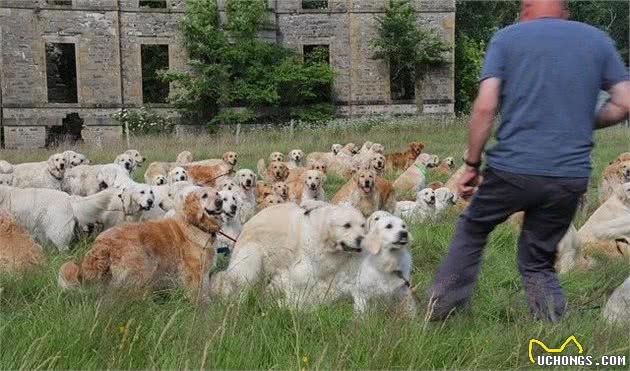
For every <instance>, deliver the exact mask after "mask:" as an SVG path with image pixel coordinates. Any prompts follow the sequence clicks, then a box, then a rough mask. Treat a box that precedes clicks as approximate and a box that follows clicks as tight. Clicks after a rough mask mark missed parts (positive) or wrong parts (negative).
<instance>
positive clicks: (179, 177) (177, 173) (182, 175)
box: [168, 166, 188, 183]
mask: <svg viewBox="0 0 630 371" xmlns="http://www.w3.org/2000/svg"><path fill="white" fill-rule="evenodd" d="M187 180H188V173H187V172H186V169H184V168H183V167H180V166H176V167H174V168H172V169H171V171H169V172H168V182H169V183H176V182H185V181H187Z"/></svg>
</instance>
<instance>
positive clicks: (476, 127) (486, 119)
mask: <svg viewBox="0 0 630 371" xmlns="http://www.w3.org/2000/svg"><path fill="white" fill-rule="evenodd" d="M500 90H501V80H500V79H499V78H496V77H490V78H487V79H485V80H483V81H482V82H481V84H480V85H479V94H478V95H477V99H475V104H474V105H473V109H472V113H471V116H470V123H469V124H468V126H469V128H468V150H467V151H466V161H467V162H468V163H478V162H480V161H481V153H482V152H483V148H484V147H485V146H486V143H487V142H488V138H489V137H490V132H491V130H492V122H493V121H494V115H495V113H496V112H497V107H498V105H499V92H500ZM478 180H479V168H478V167H472V166H466V170H465V171H464V173H463V174H462V175H461V177H460V178H459V179H458V189H459V194H460V196H462V197H464V198H466V197H469V196H470V195H472V194H473V192H474V190H475V187H476V186H477V181H478Z"/></svg>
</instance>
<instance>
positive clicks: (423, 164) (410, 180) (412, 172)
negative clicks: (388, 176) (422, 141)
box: [394, 153, 432, 193]
mask: <svg viewBox="0 0 630 371" xmlns="http://www.w3.org/2000/svg"><path fill="white" fill-rule="evenodd" d="M431 166H432V161H431V155H429V154H427V153H422V154H420V155H419V156H418V157H417V158H416V160H415V161H414V162H413V164H412V166H409V167H408V168H407V170H405V171H404V172H403V173H402V174H400V176H399V177H398V178H397V179H396V181H395V182H394V189H395V190H396V192H398V193H403V192H414V193H415V192H417V191H419V190H421V189H423V188H425V187H426V180H427V169H429V168H430V167H431Z"/></svg>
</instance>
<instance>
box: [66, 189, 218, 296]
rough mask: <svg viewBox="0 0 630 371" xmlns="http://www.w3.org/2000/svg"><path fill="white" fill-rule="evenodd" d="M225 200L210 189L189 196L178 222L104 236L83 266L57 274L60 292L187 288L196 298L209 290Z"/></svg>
mask: <svg viewBox="0 0 630 371" xmlns="http://www.w3.org/2000/svg"><path fill="white" fill-rule="evenodd" d="M222 207H223V202H222V200H221V197H220V196H219V194H218V193H217V192H215V191H214V190H212V189H202V190H196V191H193V192H190V193H189V194H188V195H187V196H186V199H185V202H184V204H183V206H182V207H181V208H180V209H179V210H178V211H177V214H176V216H175V217H174V218H167V219H161V220H156V221H148V222H144V223H139V224H124V225H120V226H118V227H116V228H113V229H110V230H108V231H106V232H103V233H102V234H100V235H99V236H98V237H97V238H96V240H95V241H94V244H93V245H92V248H91V249H90V250H89V251H88V252H87V254H86V255H85V256H84V257H83V259H82V260H81V263H80V265H77V264H75V263H74V262H67V263H65V264H64V265H62V266H61V268H60V269H59V277H58V282H59V285H60V286H61V287H62V288H72V287H74V286H76V285H78V284H79V283H80V282H100V283H104V284H107V285H111V286H113V287H118V288H149V289H158V288H162V287H179V286H183V287H185V288H187V289H188V290H189V293H190V294H192V297H194V298H197V297H198V295H199V294H201V293H202V291H203V289H204V287H205V286H206V285H207V277H208V273H209V270H210V268H211V267H212V266H213V265H214V263H215V259H216V254H215V250H214V248H213V244H214V241H215V239H216V233H217V232H219V230H220V229H221V224H220V218H219V215H220V214H221V211H222Z"/></svg>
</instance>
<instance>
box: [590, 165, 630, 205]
mask: <svg viewBox="0 0 630 371" xmlns="http://www.w3.org/2000/svg"><path fill="white" fill-rule="evenodd" d="M626 182H630V160H628V161H621V160H620V159H619V158H618V159H616V160H615V161H613V162H612V163H611V164H610V165H608V166H607V167H606V169H604V171H603V173H602V177H601V180H600V182H599V187H597V191H598V194H599V203H600V204H603V203H604V202H606V200H608V198H610V197H611V196H612V195H613V194H614V193H621V192H622V191H621V187H622V184H623V183H626Z"/></svg>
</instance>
